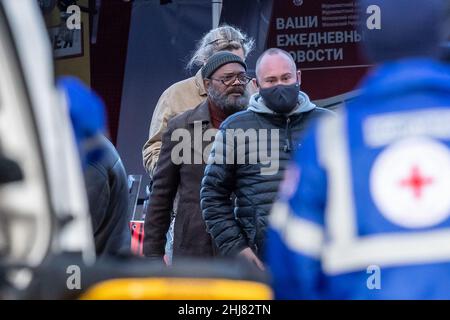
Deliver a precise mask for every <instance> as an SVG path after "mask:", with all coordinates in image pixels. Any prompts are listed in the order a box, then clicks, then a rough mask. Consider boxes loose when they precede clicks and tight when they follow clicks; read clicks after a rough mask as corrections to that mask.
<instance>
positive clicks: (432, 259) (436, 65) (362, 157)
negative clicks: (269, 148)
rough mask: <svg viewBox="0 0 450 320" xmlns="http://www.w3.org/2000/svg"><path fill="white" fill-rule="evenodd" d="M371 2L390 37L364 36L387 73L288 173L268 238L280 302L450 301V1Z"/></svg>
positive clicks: (306, 146)
mask: <svg viewBox="0 0 450 320" xmlns="http://www.w3.org/2000/svg"><path fill="white" fill-rule="evenodd" d="M360 2H361V6H362V8H367V7H368V6H369V5H378V6H379V7H380V9H381V29H380V30H367V29H366V30H364V32H365V34H366V43H365V50H366V53H367V55H368V57H369V58H371V59H372V61H374V62H376V63H379V65H378V66H377V67H376V68H375V69H374V70H373V72H372V74H370V75H369V76H368V77H367V78H366V79H365V81H364V83H363V85H362V88H361V89H362V94H361V96H360V97H358V98H357V99H355V100H354V101H352V102H350V103H349V104H348V105H347V106H346V108H345V109H343V110H342V112H341V113H339V114H338V117H336V118H324V119H321V120H319V121H318V123H317V125H315V126H314V127H313V128H312V130H310V131H309V132H308V134H307V135H306V138H305V139H304V141H303V152H301V153H299V154H298V155H297V157H296V159H295V163H294V164H293V165H292V167H291V168H290V169H289V170H288V171H287V172H286V178H285V181H284V183H283V185H282V188H281V197H282V198H283V199H284V200H282V201H280V202H278V203H277V204H275V205H274V208H273V211H272V215H271V228H270V234H269V240H268V255H267V258H268V263H269V265H270V269H271V272H272V275H273V286H274V289H275V294H276V297H277V298H278V299H450V286H449V283H450V148H449V147H450V69H449V67H448V65H444V64H443V63H441V62H438V60H437V59H436V60H435V59H434V58H435V57H437V56H438V55H439V52H438V47H439V43H440V41H441V39H440V35H441V34H442V33H441V27H442V24H441V22H442V21H443V17H442V12H444V9H445V8H444V6H445V5H447V1H443V0H442V1H441V0H431V1H422V0H396V1H381V0H367V1H365V0H364V1H360ZM363 26H364V27H365V26H366V24H365V21H364V23H363Z"/></svg>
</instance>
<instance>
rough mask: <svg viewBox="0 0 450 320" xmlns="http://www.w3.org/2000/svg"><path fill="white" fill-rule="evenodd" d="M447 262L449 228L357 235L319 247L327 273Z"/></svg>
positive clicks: (334, 273)
mask: <svg viewBox="0 0 450 320" xmlns="http://www.w3.org/2000/svg"><path fill="white" fill-rule="evenodd" d="M446 261H450V229H444V230H440V231H433V232H430V231H429V232H421V233H417V232H414V233H395V234H382V235H373V236H366V237H360V238H358V239H356V241H354V242H353V243H351V244H349V245H346V246H339V245H337V244H336V243H331V244H330V245H328V246H326V247H325V248H324V249H323V259H322V267H323V271H324V272H325V273H326V274H329V275H336V274H342V273H348V272H354V271H359V270H365V269H366V268H367V267H368V266H370V265H372V264H374V265H378V266H380V267H393V266H406V265H411V264H424V263H438V262H446Z"/></svg>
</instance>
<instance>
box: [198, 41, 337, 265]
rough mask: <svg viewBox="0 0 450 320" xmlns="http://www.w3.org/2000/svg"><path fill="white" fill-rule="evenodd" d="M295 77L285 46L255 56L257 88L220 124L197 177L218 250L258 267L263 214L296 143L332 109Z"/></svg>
mask: <svg viewBox="0 0 450 320" xmlns="http://www.w3.org/2000/svg"><path fill="white" fill-rule="evenodd" d="M300 76H301V73H300V71H297V68H296V65H295V62H294V60H293V59H292V57H291V56H290V55H289V53H287V52H286V51H284V50H281V49H276V48H274V49H269V50H267V51H266V52H264V53H263V54H262V55H261V57H259V59H258V61H257V63H256V78H257V79H256V81H255V82H256V84H257V85H258V87H259V89H260V92H259V93H257V94H255V95H253V96H252V97H251V99H250V105H249V107H248V109H247V110H246V111H243V112H239V113H236V114H234V115H232V116H230V117H229V118H228V119H227V120H225V121H224V122H223V123H222V125H221V127H220V131H219V133H218V135H217V136H216V139H215V142H214V145H213V150H212V152H211V156H210V159H209V161H208V166H207V167H206V169H205V176H204V178H203V181H202V188H201V196H200V197H201V207H202V213H203V218H204V219H205V222H206V225H207V227H208V231H209V232H210V234H211V236H212V237H213V238H214V240H215V243H216V245H217V246H218V248H219V250H220V252H221V254H222V255H226V256H242V257H244V258H246V259H247V260H249V261H250V262H252V263H254V264H256V265H257V266H258V267H259V268H260V269H264V267H263V264H262V262H261V260H260V259H261V256H262V252H263V248H264V238H265V230H266V227H267V220H268V219H267V218H268V215H269V212H270V209H271V206H272V204H273V202H274V201H275V199H276V195H277V191H278V186H279V184H280V182H281V180H282V178H283V172H284V169H285V168H286V166H287V164H288V162H289V160H290V159H291V157H292V155H293V153H294V151H295V150H296V149H297V148H298V147H299V146H298V145H297V144H296V141H298V138H299V136H300V135H301V133H302V132H303V131H304V130H305V128H306V126H307V123H308V122H309V121H311V120H312V119H313V118H316V117H318V116H320V115H322V114H326V113H331V111H328V110H325V109H321V108H318V107H316V106H315V105H314V104H313V103H311V102H310V100H309V98H308V96H307V95H306V94H305V93H303V92H301V91H300V88H299V85H300ZM232 198H234V201H233V200H232Z"/></svg>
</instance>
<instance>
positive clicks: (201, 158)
mask: <svg viewBox="0 0 450 320" xmlns="http://www.w3.org/2000/svg"><path fill="white" fill-rule="evenodd" d="M246 70H247V66H246V64H245V62H244V61H243V60H242V59H241V58H240V57H239V56H237V55H234V54H232V53H230V52H228V51H221V52H218V53H215V54H214V55H212V56H211V58H209V60H208V61H207V63H206V64H205V65H204V66H203V68H202V69H201V75H202V77H203V84H204V86H205V89H206V92H207V99H206V101H205V102H202V103H201V104H200V105H198V106H197V107H196V108H194V109H193V110H189V111H186V112H184V113H181V114H180V115H178V116H175V117H174V118H172V119H171V120H170V121H169V123H168V127H167V130H166V131H165V132H164V134H163V137H162V147H161V153H160V156H159V159H158V162H157V165H156V170H155V174H154V176H153V190H152V193H151V195H150V205H149V210H148V213H147V215H146V217H145V227H144V255H145V256H147V257H149V258H153V259H156V260H160V261H162V259H163V255H164V247H165V245H166V233H167V231H168V229H169V225H170V217H171V212H172V210H173V209H176V210H175V211H176V212H177V215H176V219H175V223H174V241H173V263H174V264H176V263H177V259H178V258H179V257H202V258H207V257H212V256H214V255H215V253H216V250H215V246H214V244H213V242H212V239H211V237H210V235H209V234H208V233H207V231H206V226H205V222H204V220H203V218H202V214H201V210H200V184H201V180H202V178H203V173H204V171H205V166H206V160H207V159H208V155H209V150H210V149H211V146H212V143H211V140H213V139H214V136H215V133H216V132H217V129H218V128H219V126H220V125H221V123H222V122H223V121H224V120H225V118H227V117H228V116H230V115H232V114H233V113H236V112H238V111H241V110H244V109H245V108H246V107H247V105H248V101H249V96H248V94H247V92H246V90H245V87H246V84H248V82H249V81H250V78H249V77H247V75H246V73H245V72H246ZM205 158H206V159H205ZM177 192H178V195H179V201H177V203H176V208H173V203H174V199H175V196H176V194H177Z"/></svg>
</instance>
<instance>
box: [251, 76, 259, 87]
mask: <svg viewBox="0 0 450 320" xmlns="http://www.w3.org/2000/svg"><path fill="white" fill-rule="evenodd" d="M252 84H253V86H254V87H255V88H258V89H259V83H258V80H256V78H253V79H252Z"/></svg>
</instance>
